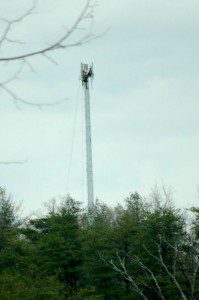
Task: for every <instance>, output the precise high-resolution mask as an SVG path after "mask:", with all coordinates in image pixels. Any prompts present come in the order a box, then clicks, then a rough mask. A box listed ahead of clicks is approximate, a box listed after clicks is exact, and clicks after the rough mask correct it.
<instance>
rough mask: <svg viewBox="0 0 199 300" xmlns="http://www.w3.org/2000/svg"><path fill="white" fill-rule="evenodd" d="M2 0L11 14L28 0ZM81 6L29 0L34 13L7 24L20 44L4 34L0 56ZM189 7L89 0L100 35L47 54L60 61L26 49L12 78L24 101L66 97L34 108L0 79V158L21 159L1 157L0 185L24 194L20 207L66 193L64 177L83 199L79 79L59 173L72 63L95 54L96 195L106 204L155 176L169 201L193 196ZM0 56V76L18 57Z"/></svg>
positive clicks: (198, 90)
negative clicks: (5, 60) (25, 60)
mask: <svg viewBox="0 0 199 300" xmlns="http://www.w3.org/2000/svg"><path fill="white" fill-rule="evenodd" d="M0 3H1V14H3V17H11V16H13V17H15V16H18V15H20V13H21V12H23V11H24V9H25V8H26V7H28V5H29V4H30V3H31V1H14V0H13V1H6V0H0ZM83 5H84V1H83V0H81V1H80V0H73V1H66V0H65V1H64V0H56V1H53V0H40V1H38V6H37V11H38V14H37V15H32V16H31V17H29V18H27V19H26V20H24V22H23V23H21V24H20V25H18V26H17V27H16V28H15V30H13V32H12V36H13V37H16V38H20V39H21V40H23V41H24V42H25V44H23V45H17V46H13V45H8V46H6V47H4V48H3V49H2V50H3V53H2V54H1V56H3V55H6V56H7V55H12V54H13V53H20V52H21V51H24V50H32V49H38V48H40V47H41V46H43V45H47V44H49V43H51V42H52V41H54V40H55V39H56V38H57V37H58V36H60V34H61V33H62V32H63V25H64V26H68V25H69V24H70V23H71V22H72V21H73V20H74V19H75V17H76V16H77V15H78V13H79V12H80V11H81V9H82V7H83ZM198 16H199V2H198V1H196V0H148V1H147V0H139V1H138V0H137V1H136V0H131V1H130V0H123V1H116V0H110V1H105V0H101V1H98V7H97V8H96V11H95V22H94V32H95V33H101V32H104V31H105V30H106V29H107V28H109V31H108V33H107V34H106V35H105V36H103V37H101V38H100V39H97V40H95V41H93V42H92V43H91V44H89V45H85V46H83V47H79V48H73V49H71V50H68V51H59V52H57V53H55V54H53V57H54V58H56V60H57V62H58V63H59V65H58V66H55V65H53V64H51V63H50V62H49V61H48V60H46V59H45V58H43V57H42V58H32V59H29V62H30V63H31V64H32V66H33V67H34V69H35V70H36V72H37V73H32V72H30V70H29V68H28V67H27V66H26V67H25V68H24V69H23V72H22V73H21V75H20V78H19V79H18V80H16V81H15V82H13V83H12V84H11V85H10V87H12V89H13V90H14V91H15V92H16V93H17V94H18V95H20V96H21V97H23V98H24V99H27V100H30V101H35V102H39V101H41V102H44V101H46V102H50V101H57V100H60V99H63V98H66V97H67V98H68V100H67V101H65V102H64V103H63V104H61V105H60V106H58V107H50V108H44V109H43V110H42V111H40V110H38V109H36V108H30V107H26V106H22V107H21V110H20V111H19V110H16V108H15V106H14V104H13V102H12V100H11V99H10V98H9V97H8V95H6V93H5V92H3V91H1V90H0V97H1V102H0V103H1V104H0V105H1V126H0V138H1V147H0V160H1V161H3V160H23V159H26V158H27V159H28V162H27V163H26V164H24V165H9V166H8V165H6V166H4V165H0V184H1V185H2V186H5V187H6V188H7V190H8V191H9V192H11V193H12V194H13V196H14V199H15V200H17V201H21V200H22V201H23V203H24V207H25V211H26V212H30V211H32V210H35V209H38V208H40V207H41V204H42V203H43V202H44V201H47V200H48V199H50V198H52V197H58V196H59V195H64V194H65V193H66V189H67V186H68V188H69V192H70V193H71V195H72V196H73V197H75V198H76V199H77V200H80V201H82V199H83V201H84V202H85V203H86V178H85V176H86V175H85V158H84V156H85V149H83V150H82V143H83V144H84V136H83V131H84V130H83V129H82V123H83V122H82V109H83V107H82V100H83V97H82V96H83V95H82V89H81V87H80V96H79V106H78V113H77V126H76V131H75V140H74V151H73V157H72V164H71V172H70V178H69V179H70V180H69V183H67V174H68V165H69V157H70V149H71V143H72V129H73V119H74V111H75V103H76V100H77V93H78V86H79V72H80V63H81V62H93V63H94V65H95V80H94V82H93V88H92V90H91V112H92V116H91V119H92V141H93V168H94V191H95V196H96V197H98V198H100V199H101V200H102V201H104V202H106V203H107V204H108V205H115V204H116V203H117V202H120V203H122V202H123V199H124V198H125V197H126V196H128V195H129V193H130V192H133V191H135V190H136V191H138V192H140V193H141V194H142V195H146V196H147V195H149V193H150V191H151V188H152V187H153V186H154V185H155V184H158V185H162V184H165V185H167V186H171V187H172V188H173V190H174V199H175V203H176V205H177V206H179V207H190V206H191V205H197V203H198V198H197V186H198V184H199V176H198V173H199V160H198V152H199V132H198V128H199V117H198V116H199V102H198V94H199V85H198V77H199V76H198V75H199V59H198V56H199V34H198V32H199V18H198ZM1 67H2V68H1V70H3V72H1V75H0V80H3V79H5V78H9V76H11V74H12V73H13V72H14V70H15V69H16V68H17V65H16V64H9V65H3V64H2V65H1ZM82 140H83V141H82ZM82 155H83V158H84V159H83V163H82ZM82 165H83V166H84V168H83V171H82ZM82 174H83V185H82ZM82 194H83V197H82Z"/></svg>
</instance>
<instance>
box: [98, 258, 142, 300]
mask: <svg viewBox="0 0 199 300" xmlns="http://www.w3.org/2000/svg"><path fill="white" fill-rule="evenodd" d="M100 258H101V259H102V260H103V261H104V262H105V263H106V264H107V265H108V266H109V267H111V268H112V269H113V270H115V271H116V272H118V273H120V274H121V275H122V276H123V277H124V278H125V279H126V280H128V281H129V282H131V284H132V285H133V287H134V290H135V292H137V293H138V294H139V295H140V296H141V297H142V298H143V299H145V300H148V298H147V296H146V295H145V294H144V293H143V291H142V289H141V287H139V285H138V284H137V283H136V281H138V279H137V278H135V277H133V276H130V275H129V274H128V271H127V269H126V266H125V258H123V259H121V257H120V256H119V255H118V253H117V258H118V260H119V263H120V267H118V266H117V265H116V264H115V263H114V262H113V260H110V261H106V260H105V259H104V258H103V257H102V256H100ZM145 286H146V285H145Z"/></svg>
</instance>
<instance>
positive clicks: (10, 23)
mask: <svg viewBox="0 0 199 300" xmlns="http://www.w3.org/2000/svg"><path fill="white" fill-rule="evenodd" d="M36 3H37V1H36V0H35V1H33V4H32V6H31V7H30V8H29V9H28V10H27V11H26V12H25V13H24V14H23V15H21V16H20V17H19V18H16V19H14V20H11V21H10V20H7V19H3V18H2V19H1V21H3V22H5V23H6V24H7V25H6V28H5V30H4V32H3V34H2V37H1V38H0V48H1V47H2V45H3V43H4V42H6V41H7V42H10V43H20V44H21V43H22V42H21V41H19V40H13V39H11V38H9V37H8V35H9V33H10V31H11V29H12V27H13V26H14V25H15V24H16V23H20V22H21V21H23V20H24V19H25V18H26V17H28V16H30V15H32V14H33V13H34V10H35V7H36Z"/></svg>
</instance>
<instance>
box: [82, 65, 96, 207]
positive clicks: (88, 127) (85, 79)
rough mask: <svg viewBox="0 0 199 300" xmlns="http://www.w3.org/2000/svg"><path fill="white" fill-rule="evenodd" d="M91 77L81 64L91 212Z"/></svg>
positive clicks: (86, 67) (92, 196) (85, 66)
mask: <svg viewBox="0 0 199 300" xmlns="http://www.w3.org/2000/svg"><path fill="white" fill-rule="evenodd" d="M90 77H93V69H92V67H90V68H88V65H85V64H82V84H83V87H84V99H85V102H84V103H85V125H86V172H87V193H88V210H89V211H90V210H92V208H93V205H94V193H93V162H92V142H91V120H90V93H89V78H90Z"/></svg>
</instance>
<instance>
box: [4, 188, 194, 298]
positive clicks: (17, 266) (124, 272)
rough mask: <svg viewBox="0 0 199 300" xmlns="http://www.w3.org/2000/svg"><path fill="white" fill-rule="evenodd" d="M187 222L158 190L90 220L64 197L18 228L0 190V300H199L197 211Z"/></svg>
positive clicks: (99, 207)
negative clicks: (144, 197) (146, 197)
mask: <svg viewBox="0 0 199 300" xmlns="http://www.w3.org/2000/svg"><path fill="white" fill-rule="evenodd" d="M191 217H192V218H191V221H190V220H189V222H187V220H186V218H185V214H184V213H182V212H181V211H180V210H178V209H176V208H175V207H174V205H173V204H172V201H171V199H170V195H169V193H167V191H166V190H164V191H163V194H161V193H160V192H159V191H157V190H156V192H154V193H153V195H152V197H151V198H150V199H149V200H146V199H143V198H142V197H141V196H140V195H139V194H138V193H134V194H132V195H130V196H129V197H128V198H127V199H126V200H125V201H124V205H123V206H122V205H117V206H116V207H115V208H114V209H111V208H109V207H107V206H106V205H105V204H103V203H100V202H99V201H96V204H95V207H94V209H93V211H92V212H91V213H90V214H88V213H87V212H86V211H85V210H84V209H82V208H81V205H80V203H78V202H76V201H74V200H73V199H71V198H70V197H63V199H62V202H61V203H59V204H56V203H55V201H51V202H49V205H48V212H47V213H45V215H43V216H42V217H34V218H32V219H29V220H22V218H21V216H20V213H19V211H18V209H17V206H16V204H15V203H14V202H13V201H12V199H11V197H10V196H9V195H8V194H7V193H6V191H5V189H3V188H0V299H2V300H7V299H13V300H18V299H20V300H21V299H38V300H40V299H41V300H45V299H53V300H56V299H60V300H61V299H88V300H92V299H105V300H106V299H107V300H112V299H113V300H117V299H118V300H120V299H153V300H154V299H162V300H164V299H172V300H174V299H199V274H198V267H199V259H198V254H199V252H198V250H199V243H198V238H199V209H198V208H192V212H191ZM187 223H188V225H187Z"/></svg>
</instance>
